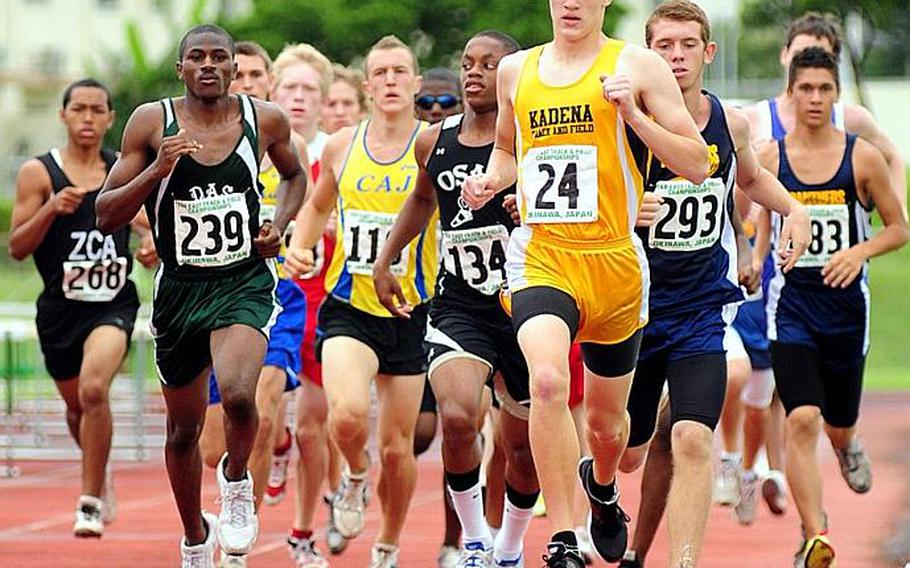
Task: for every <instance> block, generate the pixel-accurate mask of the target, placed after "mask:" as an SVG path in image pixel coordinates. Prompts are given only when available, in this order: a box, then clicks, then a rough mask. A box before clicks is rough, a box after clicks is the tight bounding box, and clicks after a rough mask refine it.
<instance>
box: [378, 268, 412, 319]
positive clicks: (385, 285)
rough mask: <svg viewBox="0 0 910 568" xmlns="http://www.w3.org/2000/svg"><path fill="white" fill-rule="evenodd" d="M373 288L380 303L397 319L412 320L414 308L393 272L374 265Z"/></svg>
mask: <svg viewBox="0 0 910 568" xmlns="http://www.w3.org/2000/svg"><path fill="white" fill-rule="evenodd" d="M373 286H374V287H375V288H376V295H377V296H378V297H379V302H380V303H381V304H382V305H383V306H385V309H387V310H389V313H391V314H392V315H393V316H395V317H399V318H403V319H411V311H412V310H413V309H414V307H413V306H411V305H410V304H408V301H407V299H406V298H405V297H404V292H403V291H402V289H401V284H400V283H399V282H398V279H397V278H395V275H394V274H392V271H391V270H389V268H388V267H386V266H381V265H379V264H375V265H373Z"/></svg>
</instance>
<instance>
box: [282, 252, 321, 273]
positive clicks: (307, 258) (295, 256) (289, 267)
mask: <svg viewBox="0 0 910 568" xmlns="http://www.w3.org/2000/svg"><path fill="white" fill-rule="evenodd" d="M315 265H316V260H315V257H314V255H313V249H308V248H297V247H289V248H288V250H287V251H285V253H284V265H283V266H284V271H285V272H287V273H288V275H289V276H290V277H291V278H300V277H302V276H303V275H304V274H307V273H308V272H310V271H311V270H313V266H315Z"/></svg>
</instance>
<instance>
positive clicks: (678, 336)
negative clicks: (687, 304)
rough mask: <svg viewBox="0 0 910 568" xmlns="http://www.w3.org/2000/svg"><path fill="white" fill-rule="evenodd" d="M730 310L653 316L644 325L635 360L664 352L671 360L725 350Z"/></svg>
mask: <svg viewBox="0 0 910 568" xmlns="http://www.w3.org/2000/svg"><path fill="white" fill-rule="evenodd" d="M732 313H733V312H732V309H731V308H729V307H721V308H714V309H705V310H701V311H697V312H683V313H678V314H669V315H656V316H655V315H652V316H651V319H650V321H648V324H647V325H646V326H645V328H644V335H643V336H642V338H641V348H640V349H639V352H638V360H639V361H644V360H645V359H648V358H650V357H653V356H655V355H663V356H665V357H666V359H667V361H669V362H672V361H678V360H680V359H685V358H687V357H692V356H693V355H705V354H708V353H724V352H725V351H726V350H725V349H724V334H725V333H726V329H727V325H728V324H729V319H730V317H731V316H732Z"/></svg>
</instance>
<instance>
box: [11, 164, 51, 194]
mask: <svg viewBox="0 0 910 568" xmlns="http://www.w3.org/2000/svg"><path fill="white" fill-rule="evenodd" d="M16 188H17V190H18V191H20V192H29V193H38V192H41V193H44V194H48V193H49V192H50V189H51V176H50V174H49V173H48V172H47V168H45V167H44V164H42V163H41V161H40V160H39V159H38V158H31V159H29V160H27V161H26V162H25V163H24V164H22V165H21V166H20V167H19V173H18V175H17V177H16Z"/></svg>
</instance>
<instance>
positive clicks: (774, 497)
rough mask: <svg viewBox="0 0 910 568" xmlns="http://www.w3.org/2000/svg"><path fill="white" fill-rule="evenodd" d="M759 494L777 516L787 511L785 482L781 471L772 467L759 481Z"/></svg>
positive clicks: (787, 500)
mask: <svg viewBox="0 0 910 568" xmlns="http://www.w3.org/2000/svg"><path fill="white" fill-rule="evenodd" d="M761 496H762V498H764V500H765V503H767V504H768V509H770V510H771V513H772V514H774V515H777V516H780V515H783V514H784V513H786V512H787V503H788V502H789V499H788V498H787V484H786V482H785V478H784V474H783V472H780V471H777V470H776V469H772V470H770V471H769V472H768V475H766V476H765V479H764V481H762V483H761Z"/></svg>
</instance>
